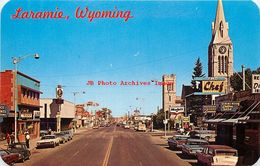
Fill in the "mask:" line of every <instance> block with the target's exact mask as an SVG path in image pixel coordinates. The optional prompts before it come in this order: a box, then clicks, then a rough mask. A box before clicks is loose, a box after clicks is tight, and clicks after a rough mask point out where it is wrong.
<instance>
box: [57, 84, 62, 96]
mask: <svg viewBox="0 0 260 166" xmlns="http://www.w3.org/2000/svg"><path fill="white" fill-rule="evenodd" d="M62 96H63V89H62V87H61V85H58V87H57V88H56V98H57V99H62Z"/></svg>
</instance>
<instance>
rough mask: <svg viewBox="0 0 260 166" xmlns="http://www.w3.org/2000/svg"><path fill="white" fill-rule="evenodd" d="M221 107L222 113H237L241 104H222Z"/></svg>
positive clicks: (233, 102) (234, 102)
mask: <svg viewBox="0 0 260 166" xmlns="http://www.w3.org/2000/svg"><path fill="white" fill-rule="evenodd" d="M220 106H221V111H236V110H237V109H238V108H239V102H236V101H232V102H222V103H221V104H220Z"/></svg>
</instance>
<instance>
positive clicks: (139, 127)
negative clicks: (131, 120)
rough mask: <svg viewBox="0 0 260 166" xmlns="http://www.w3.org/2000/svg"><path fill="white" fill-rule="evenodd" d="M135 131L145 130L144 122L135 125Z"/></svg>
mask: <svg viewBox="0 0 260 166" xmlns="http://www.w3.org/2000/svg"><path fill="white" fill-rule="evenodd" d="M137 131H143V132H145V131H146V126H145V124H143V123H139V124H138V127H137Z"/></svg>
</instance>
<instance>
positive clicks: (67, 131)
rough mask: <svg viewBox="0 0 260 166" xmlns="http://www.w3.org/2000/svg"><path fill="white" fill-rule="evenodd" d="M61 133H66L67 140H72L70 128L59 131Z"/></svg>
mask: <svg viewBox="0 0 260 166" xmlns="http://www.w3.org/2000/svg"><path fill="white" fill-rule="evenodd" d="M61 133H63V134H66V135H68V137H69V140H72V138H73V135H74V133H73V131H72V130H66V131H61Z"/></svg>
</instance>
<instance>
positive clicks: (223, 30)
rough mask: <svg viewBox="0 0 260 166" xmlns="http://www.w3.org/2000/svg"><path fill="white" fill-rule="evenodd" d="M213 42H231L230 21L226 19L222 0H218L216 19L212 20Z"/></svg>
mask: <svg viewBox="0 0 260 166" xmlns="http://www.w3.org/2000/svg"><path fill="white" fill-rule="evenodd" d="M211 42H212V43H214V44H217V43H230V42H231V41H230V38H229V36H228V23H227V22H226V20H225V15H224V9H223V4H222V0H218V6H217V11H216V18H215V21H214V22H212V41H211Z"/></svg>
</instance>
